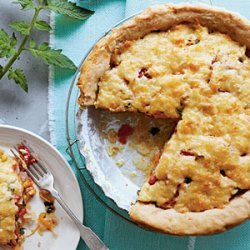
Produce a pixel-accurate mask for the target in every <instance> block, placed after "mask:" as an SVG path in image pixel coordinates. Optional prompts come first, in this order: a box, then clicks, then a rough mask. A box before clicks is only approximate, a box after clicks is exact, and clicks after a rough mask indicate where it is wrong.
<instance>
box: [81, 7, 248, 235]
mask: <svg viewBox="0 0 250 250" xmlns="http://www.w3.org/2000/svg"><path fill="white" fill-rule="evenodd" d="M249 48H250V23H249V22H248V21H247V20H245V19H244V18H242V17H240V16H238V15H236V14H234V13H231V12H228V11H225V10H221V9H217V8H212V7H208V6H199V5H192V4H180V5H172V4H166V5H160V6H155V7H151V8H148V9H147V10H145V11H144V12H143V13H141V14H139V15H138V16H136V17H134V18H132V19H131V20H129V21H126V22H125V23H123V24H122V25H121V26H120V27H118V28H115V29H113V30H112V32H111V33H110V34H109V35H107V36H106V37H104V38H103V39H101V40H100V41H99V42H98V43H97V44H96V46H95V47H94V49H93V50H92V52H91V53H90V55H89V56H88V58H87V59H86V60H85V62H84V63H83V66H82V69H81V75H80V77H79V80H78V86H79V88H80V91H81V95H80V97H79V105H80V106H81V107H82V108H83V107H87V106H95V107H96V108H101V109H107V110H110V111H113V112H124V111H130V112H140V113H144V114H145V115H148V116H151V117H152V119H153V118H172V119H175V120H176V121H178V123H177V126H176V129H175V131H174V133H173V134H172V137H171V138H170V140H169V141H168V142H167V143H166V144H165V146H164V148H163V149H162V153H161V156H160V157H159V160H158V161H157V162H156V165H155V167H154V168H153V169H152V171H151V174H150V176H149V177H148V180H147V182H146V183H145V184H144V185H143V186H142V187H141V190H140V192H139V194H138V201H137V202H136V204H133V205H132V206H131V210H130V216H131V219H132V220H133V221H135V222H136V223H138V224H140V225H142V226H144V227H147V228H151V229H154V230H158V231H162V232H165V233H170V234H176V235H201V234H211V233H216V232H221V231H224V230H226V229H228V228H230V227H232V226H234V225H237V224H239V223H241V222H242V221H244V220H246V219H248V218H249V217H250V191H249V190H250V144H249V141H250V59H249V54H250V53H249Z"/></svg>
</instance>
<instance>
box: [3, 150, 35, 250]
mask: <svg viewBox="0 0 250 250" xmlns="http://www.w3.org/2000/svg"><path fill="white" fill-rule="evenodd" d="M35 191H36V190H35V189H34V185H33V182H32V181H31V179H30V178H28V177H27V175H26V174H25V173H24V172H23V170H22V169H21V167H20V164H19V163H18V162H17V161H16V160H15V159H14V158H12V157H10V156H9V155H7V154H5V153H4V151H3V150H1V149H0V248H1V246H4V247H10V248H11V249H20V247H21V245H22V243H23V242H24V228H23V226H24V224H25V223H26V222H29V221H30V216H29V215H28V214H27V213H28V208H27V204H28V202H29V201H30V199H31V198H32V197H33V196H34V195H35ZM4 249H5V248H4ZM8 249H9V248H8Z"/></svg>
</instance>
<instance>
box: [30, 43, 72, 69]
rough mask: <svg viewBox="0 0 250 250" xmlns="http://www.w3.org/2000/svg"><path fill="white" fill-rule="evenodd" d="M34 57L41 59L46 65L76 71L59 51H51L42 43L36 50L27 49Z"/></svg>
mask: <svg viewBox="0 0 250 250" xmlns="http://www.w3.org/2000/svg"><path fill="white" fill-rule="evenodd" d="M29 50H30V51H31V53H32V55H34V56H35V57H41V58H42V59H43V61H44V62H45V63H46V64H48V65H56V66H58V67H60V68H66V69H71V70H76V66H75V64H74V63H73V62H72V61H71V60H70V59H69V58H68V57H67V56H65V55H63V54H62V50H61V49H57V50H56V49H52V48H50V47H49V46H48V44H47V43H42V44H41V45H40V46H38V49H29Z"/></svg>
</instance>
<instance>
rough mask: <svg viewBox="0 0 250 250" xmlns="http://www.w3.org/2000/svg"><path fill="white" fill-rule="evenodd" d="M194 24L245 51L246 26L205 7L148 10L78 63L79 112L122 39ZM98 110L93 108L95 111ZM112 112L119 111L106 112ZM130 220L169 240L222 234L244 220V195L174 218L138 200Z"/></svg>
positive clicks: (249, 27) (248, 41)
mask: <svg viewBox="0 0 250 250" xmlns="http://www.w3.org/2000/svg"><path fill="white" fill-rule="evenodd" d="M196 22H197V23H199V24H201V25H202V26H205V27H208V29H209V30H211V31H218V32H220V33H224V34H227V35H229V36H230V37H231V38H232V39H233V40H234V41H237V42H239V43H240V44H242V45H245V46H246V47H247V48H250V23H249V22H248V21H247V20H246V19H244V18H242V17H240V16H238V15H236V14H235V13H232V12H228V11H225V10H222V9H217V8H213V7H208V6H202V5H201V6H200V5H192V4H179V5H172V4H166V5H160V6H155V7H150V8H148V9H147V10H145V11H144V12H143V13H142V14H140V15H138V16H136V17H134V18H132V19H131V20H129V21H126V22H125V23H124V24H123V25H122V26H120V27H118V28H115V29H113V30H112V32H111V34H110V35H108V36H106V37H104V38H102V39H101V40H100V41H99V42H98V43H97V44H96V46H95V47H94V49H93V50H92V52H91V53H90V55H89V56H88V58H87V60H86V61H85V62H84V64H83V66H82V69H81V75H80V77H79V80H78V87H79V88H80V91H81V95H80V97H79V105H80V107H82V108H83V107H86V106H92V105H95V102H96V99H97V96H98V82H99V80H100V78H101V77H102V76H103V74H104V73H105V72H106V71H107V70H109V69H110V68H111V65H110V64H111V61H112V59H111V55H112V53H114V51H115V50H116V49H117V48H119V47H120V46H122V44H123V43H124V42H125V41H127V40H137V39H139V38H142V37H144V36H145V35H147V34H148V33H150V32H153V31H158V30H160V31H166V30H168V29H170V28H171V27H173V26H176V25H178V24H181V23H196ZM96 107H98V106H96ZM107 109H109V110H111V111H113V112H120V111H125V110H123V109H117V108H112V107H107ZM130 217H131V219H132V220H133V221H135V222H136V223H138V224H140V225H142V226H144V227H147V228H150V229H154V230H157V231H161V232H164V233H170V234H175V235H204V234H212V233H218V232H222V231H225V230H227V229H228V228H231V227H233V226H235V225H237V224H240V223H241V222H243V221H244V220H246V219H248V218H249V217H250V191H246V192H245V193H244V194H243V195H240V196H238V197H235V198H234V199H232V200H230V201H229V203H228V204H227V205H225V207H224V208H223V209H217V208H213V209H209V210H205V211H201V212H185V213H180V212H177V211H176V210H175V209H172V208H171V209H162V208H160V207H157V206H156V205H155V204H153V203H146V202H145V203H143V202H140V201H138V202H137V203H136V204H134V205H132V207H131V210H130Z"/></svg>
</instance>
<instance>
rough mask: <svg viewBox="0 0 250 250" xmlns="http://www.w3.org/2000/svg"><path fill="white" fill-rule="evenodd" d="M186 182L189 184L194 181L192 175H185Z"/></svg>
mask: <svg viewBox="0 0 250 250" xmlns="http://www.w3.org/2000/svg"><path fill="white" fill-rule="evenodd" d="M184 182H185V183H186V184H189V183H191V182H192V179H191V178H190V177H185V179H184Z"/></svg>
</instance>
